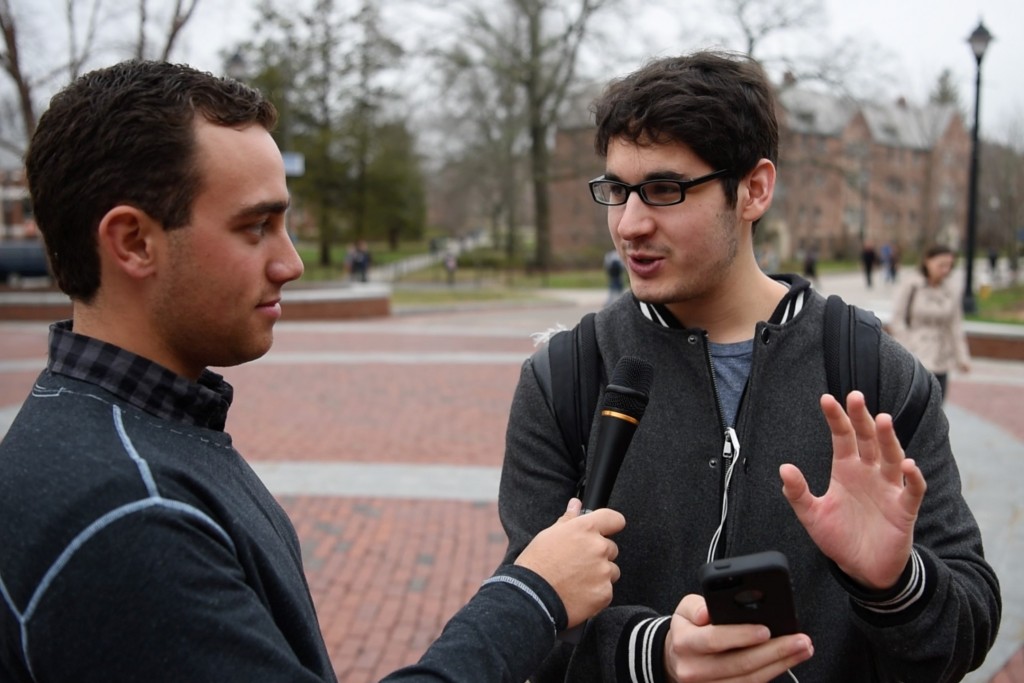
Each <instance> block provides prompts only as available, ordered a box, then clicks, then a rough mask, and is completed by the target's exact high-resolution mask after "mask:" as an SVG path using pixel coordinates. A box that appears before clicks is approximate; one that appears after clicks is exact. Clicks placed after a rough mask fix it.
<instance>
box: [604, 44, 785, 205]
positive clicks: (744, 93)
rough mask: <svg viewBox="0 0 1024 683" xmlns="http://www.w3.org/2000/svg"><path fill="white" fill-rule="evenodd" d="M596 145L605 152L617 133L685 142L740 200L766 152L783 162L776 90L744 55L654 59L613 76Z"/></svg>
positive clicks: (644, 140) (646, 140)
mask: <svg viewBox="0 0 1024 683" xmlns="http://www.w3.org/2000/svg"><path fill="white" fill-rule="evenodd" d="M593 111H594V116H595V120H596V122H597V134H596V136H595V139H594V146H595V148H596V150H597V153H598V154H600V155H601V156H606V155H607V154H608V145H609V143H610V142H611V141H612V140H613V139H615V138H622V139H625V140H628V141H630V142H633V143H636V144H664V143H672V142H675V143H682V144H684V145H686V146H687V147H689V148H690V149H692V150H693V151H694V153H696V154H697V156H699V157H700V158H701V159H703V160H704V161H706V162H707V163H708V164H709V165H710V166H711V167H712V168H713V169H714V170H719V169H729V170H731V171H732V174H731V175H730V176H729V177H728V178H726V179H724V180H723V186H724V188H725V195H726V198H727V200H728V201H729V204H730V205H731V206H735V204H736V190H737V187H738V185H739V179H740V178H742V177H743V176H745V175H746V174H747V173H749V172H750V171H751V170H752V169H753V168H754V167H755V166H756V165H757V162H758V161H760V160H761V159H768V160H770V161H771V162H772V163H773V164H774V163H777V160H778V156H779V125H778V122H777V120H776V118H775V95H774V91H773V90H772V87H771V84H770V83H769V81H768V78H767V76H766V75H765V73H764V70H763V69H762V68H761V66H760V65H759V64H758V63H757V62H755V61H754V60H752V59H750V58H748V57H745V56H742V55H737V54H732V53H725V52H712V51H701V52H695V53H692V54H689V55H684V56H681V57H669V58H665V59H659V60H656V61H653V62H650V63H648V64H647V65H645V66H644V67H642V68H641V69H639V70H638V71H635V72H633V73H632V74H630V75H628V76H626V77H625V78H622V79H619V80H617V81H613V82H612V83H611V84H610V85H609V86H608V87H607V89H606V90H605V92H604V93H603V94H602V95H601V97H599V98H598V100H597V101H596V102H595V103H594V106H593Z"/></svg>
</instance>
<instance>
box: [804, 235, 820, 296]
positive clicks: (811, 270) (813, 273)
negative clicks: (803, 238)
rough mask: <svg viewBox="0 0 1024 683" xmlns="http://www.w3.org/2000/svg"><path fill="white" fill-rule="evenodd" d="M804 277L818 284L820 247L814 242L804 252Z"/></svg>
mask: <svg viewBox="0 0 1024 683" xmlns="http://www.w3.org/2000/svg"><path fill="white" fill-rule="evenodd" d="M804 277H805V278H807V279H808V280H809V281H810V283H811V284H812V285H814V286H815V287H817V286H818V247H817V246H816V245H813V244H812V245H811V246H809V247H808V248H807V251H805V252H804Z"/></svg>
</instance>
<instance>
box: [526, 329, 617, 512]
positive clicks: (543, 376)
mask: <svg viewBox="0 0 1024 683" xmlns="http://www.w3.org/2000/svg"><path fill="white" fill-rule="evenodd" d="M533 372H534V375H535V376H536V377H537V384H538V385H539V386H540V390H541V392H542V393H543V394H544V397H545V398H546V399H547V401H548V405H550V406H551V410H552V412H553V413H554V415H555V421H556V422H557V423H558V429H559V431H560V432H561V434H562V440H563V441H564V442H565V448H566V450H567V451H568V452H569V453H570V454H572V455H574V456H575V457H576V458H577V469H578V471H579V477H580V478H579V486H578V487H577V488H578V491H577V493H579V492H581V491H582V490H583V486H584V484H585V483H586V471H587V466H586V465H587V444H588V442H589V441H590V426H591V423H592V422H593V419H594V411H595V410H597V397H598V394H599V393H600V390H601V381H602V377H603V374H604V367H603V365H602V363H601V357H600V354H599V353H598V350H597V335H596V332H595V329H594V314H593V313H588V314H587V315H585V316H583V318H582V319H581V320H580V323H579V324H578V325H577V326H576V327H575V328H573V329H572V330H565V331H563V332H559V333H557V334H555V335H553V336H552V337H551V339H550V340H548V343H547V346H546V347H545V348H544V349H540V350H539V351H537V352H536V353H534V355H533Z"/></svg>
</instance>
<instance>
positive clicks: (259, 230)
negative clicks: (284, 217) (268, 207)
mask: <svg viewBox="0 0 1024 683" xmlns="http://www.w3.org/2000/svg"><path fill="white" fill-rule="evenodd" d="M269 227H270V221H269V220H265V221H260V222H259V223H253V224H252V225H250V226H248V227H247V228H246V229H245V231H246V232H248V233H250V234H252V235H255V236H257V237H263V235H265V234H266V232H267V229H268V228H269Z"/></svg>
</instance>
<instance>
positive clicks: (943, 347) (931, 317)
mask: <svg viewBox="0 0 1024 683" xmlns="http://www.w3.org/2000/svg"><path fill="white" fill-rule="evenodd" d="M953 261H954V254H953V250H952V249H950V248H949V247H947V246H944V245H935V246H932V247H929V248H928V249H927V250H926V251H925V252H924V256H923V257H922V259H921V269H920V274H919V275H916V276H915V277H913V278H910V280H909V281H908V282H905V283H904V284H903V286H902V287H900V289H899V290H898V291H897V293H896V300H895V302H894V304H893V311H892V320H890V322H889V329H890V330H891V332H892V335H893V336H894V337H895V338H896V339H897V340H898V341H899V342H900V343H901V344H903V346H905V347H906V348H907V349H908V350H909V351H910V352H911V353H913V354H914V355H915V356H917V357H918V358H919V359H920V360H921V363H922V364H923V365H924V366H925V367H926V368H928V369H929V370H931V371H932V372H933V373H934V374H935V377H936V378H937V379H938V380H939V386H941V387H942V396H943V398H945V396H946V380H947V378H948V376H949V372H950V370H952V369H953V368H956V369H957V370H960V371H961V372H968V371H969V370H970V363H971V355H970V351H969V350H968V348H967V337H966V336H965V335H964V329H963V316H962V312H961V298H960V293H959V292H958V291H957V290H956V289H955V288H954V287H953V286H952V285H950V283H949V273H950V271H952V270H953Z"/></svg>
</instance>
